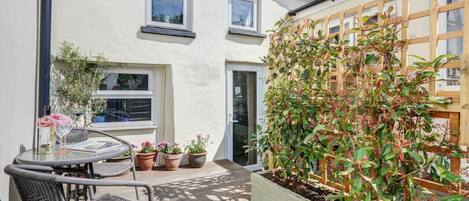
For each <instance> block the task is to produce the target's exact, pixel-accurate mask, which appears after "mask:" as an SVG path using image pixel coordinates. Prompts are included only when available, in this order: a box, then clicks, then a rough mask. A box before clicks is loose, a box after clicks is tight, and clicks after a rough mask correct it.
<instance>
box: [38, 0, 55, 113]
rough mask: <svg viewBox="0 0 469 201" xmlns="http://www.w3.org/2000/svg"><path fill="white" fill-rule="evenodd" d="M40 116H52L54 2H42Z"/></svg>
mask: <svg viewBox="0 0 469 201" xmlns="http://www.w3.org/2000/svg"><path fill="white" fill-rule="evenodd" d="M39 2H40V6H41V9H40V12H41V14H40V28H39V34H40V35H39V41H40V42H39V94H38V96H39V97H38V116H39V117H42V116H44V115H48V114H50V105H49V104H50V100H49V96H50V65H51V55H50V49H51V17H52V0H40V1H39Z"/></svg>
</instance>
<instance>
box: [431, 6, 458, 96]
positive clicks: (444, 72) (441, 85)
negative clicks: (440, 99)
mask: <svg viewBox="0 0 469 201" xmlns="http://www.w3.org/2000/svg"><path fill="white" fill-rule="evenodd" d="M456 2H457V1H456ZM438 3H439V5H448V4H447V0H439V1H438ZM456 10H459V9H455V10H451V11H456ZM449 12H450V11H448V12H444V13H440V14H439V15H442V14H443V15H444V17H440V16H438V34H441V33H446V32H447V30H446V26H447V21H448V19H447V14H448V13H449ZM464 15H465V13H464V10H463V16H464ZM463 23H464V19H463ZM464 27H465V25H464V24H463V27H462V31H464ZM450 39H457V38H450ZM450 39H446V40H443V41H444V42H441V41H438V45H437V49H438V54H439V55H442V54H448V46H447V41H448V40H450ZM463 40H464V39H463ZM463 42H464V41H463ZM438 74H439V75H438V76H437V82H436V85H437V86H436V90H437V91H460V90H461V83H459V85H447V83H446V81H444V80H447V79H448V68H442V69H440V70H439V73H438ZM438 80H443V81H438Z"/></svg>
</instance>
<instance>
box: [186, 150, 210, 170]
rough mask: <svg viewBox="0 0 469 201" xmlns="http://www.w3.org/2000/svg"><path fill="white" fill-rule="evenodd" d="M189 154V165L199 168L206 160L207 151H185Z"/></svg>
mask: <svg viewBox="0 0 469 201" xmlns="http://www.w3.org/2000/svg"><path fill="white" fill-rule="evenodd" d="M187 155H188V156H189V166H190V167H192V168H201V167H203V166H204V165H205V161H206V160H207V152H203V153H197V154H193V153H190V152H189V153H187Z"/></svg>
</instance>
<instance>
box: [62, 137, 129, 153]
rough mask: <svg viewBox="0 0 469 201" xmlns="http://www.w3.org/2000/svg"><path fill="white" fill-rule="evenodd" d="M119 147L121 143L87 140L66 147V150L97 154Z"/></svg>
mask: <svg viewBox="0 0 469 201" xmlns="http://www.w3.org/2000/svg"><path fill="white" fill-rule="evenodd" d="M120 145H122V143H119V142H112V141H95V140H87V141H84V142H81V143H77V144H71V145H67V149H70V150H75V151H84V152H92V153H99V152H105V151H108V150H111V149H114V148H116V147H119V146H120Z"/></svg>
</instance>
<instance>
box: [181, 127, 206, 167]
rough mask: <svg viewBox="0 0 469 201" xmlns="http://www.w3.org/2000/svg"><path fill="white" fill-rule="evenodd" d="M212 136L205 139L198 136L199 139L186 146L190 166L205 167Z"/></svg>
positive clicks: (200, 135) (201, 135) (202, 136)
mask: <svg viewBox="0 0 469 201" xmlns="http://www.w3.org/2000/svg"><path fill="white" fill-rule="evenodd" d="M209 138H210V135H207V136H206V137H204V135H203V134H198V135H197V139H193V140H191V141H190V142H189V145H187V146H186V150H187V155H188V156H189V166H191V167H193V168H200V167H203V166H204V165H205V161H206V160H207V145H208V144H209Z"/></svg>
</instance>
